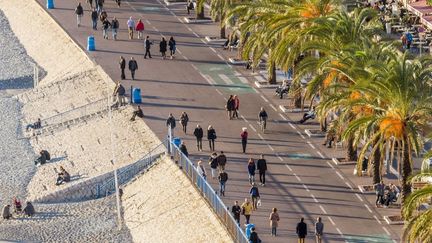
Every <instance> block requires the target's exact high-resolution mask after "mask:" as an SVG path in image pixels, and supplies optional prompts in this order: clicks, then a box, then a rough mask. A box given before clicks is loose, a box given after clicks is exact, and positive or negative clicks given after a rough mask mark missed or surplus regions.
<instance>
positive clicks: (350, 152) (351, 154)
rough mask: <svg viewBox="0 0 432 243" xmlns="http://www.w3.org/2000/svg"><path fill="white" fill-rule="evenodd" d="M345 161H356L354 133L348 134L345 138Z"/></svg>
mask: <svg viewBox="0 0 432 243" xmlns="http://www.w3.org/2000/svg"><path fill="white" fill-rule="evenodd" d="M345 159H346V161H357V148H355V147H354V135H350V136H349V137H348V140H347V151H346V156H345Z"/></svg>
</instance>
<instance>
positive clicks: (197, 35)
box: [197, 35, 207, 44]
mask: <svg viewBox="0 0 432 243" xmlns="http://www.w3.org/2000/svg"><path fill="white" fill-rule="evenodd" d="M197 37H199V36H198V35H197ZM201 42H202V43H204V44H207V43H206V42H205V41H204V40H203V39H201Z"/></svg>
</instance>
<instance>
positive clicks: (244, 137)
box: [240, 127, 248, 153]
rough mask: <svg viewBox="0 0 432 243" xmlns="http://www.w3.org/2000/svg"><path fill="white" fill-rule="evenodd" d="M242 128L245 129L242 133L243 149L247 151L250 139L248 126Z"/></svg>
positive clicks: (244, 151)
mask: <svg viewBox="0 0 432 243" xmlns="http://www.w3.org/2000/svg"><path fill="white" fill-rule="evenodd" d="M242 130H243V131H242V132H241V133H240V137H241V143H242V149H243V153H246V145H247V139H248V132H247V128H246V127H243V128H242Z"/></svg>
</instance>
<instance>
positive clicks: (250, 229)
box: [245, 224, 255, 239]
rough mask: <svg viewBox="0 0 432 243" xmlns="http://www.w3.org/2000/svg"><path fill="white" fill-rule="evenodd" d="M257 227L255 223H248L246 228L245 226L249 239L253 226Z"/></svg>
mask: <svg viewBox="0 0 432 243" xmlns="http://www.w3.org/2000/svg"><path fill="white" fill-rule="evenodd" d="M253 227H255V225H254V224H247V225H246V228H245V233H246V237H247V238H248V239H249V237H250V235H251V233H252V228H253Z"/></svg>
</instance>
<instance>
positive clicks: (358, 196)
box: [355, 193, 363, 202]
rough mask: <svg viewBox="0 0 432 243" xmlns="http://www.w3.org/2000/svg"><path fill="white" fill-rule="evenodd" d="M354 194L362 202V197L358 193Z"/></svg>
mask: <svg viewBox="0 0 432 243" xmlns="http://www.w3.org/2000/svg"><path fill="white" fill-rule="evenodd" d="M355 195H356V197H357V198H358V199H359V200H360V201H361V202H363V198H361V196H360V195H359V194H358V193H356V194H355Z"/></svg>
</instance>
